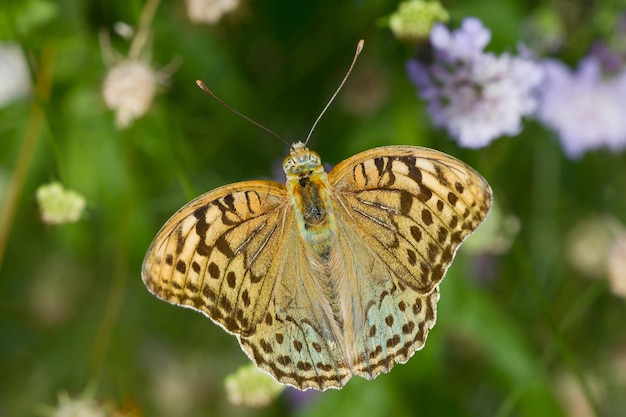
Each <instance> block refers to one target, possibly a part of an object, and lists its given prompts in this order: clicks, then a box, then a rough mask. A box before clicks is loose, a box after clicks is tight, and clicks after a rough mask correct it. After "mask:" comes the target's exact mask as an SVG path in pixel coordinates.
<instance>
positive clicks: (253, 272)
mask: <svg viewBox="0 0 626 417" xmlns="http://www.w3.org/2000/svg"><path fill="white" fill-rule="evenodd" d="M290 213H291V211H290V210H288V209H287V199H286V194H285V187H284V186H283V185H281V184H278V183H275V182H271V181H247V182H242V183H236V184H231V185H228V186H225V187H221V188H218V189H215V190H213V191H210V192H208V193H206V194H203V195H201V196H200V197H198V198H196V199H195V200H193V201H191V202H190V203H188V204H187V205H185V206H184V207H183V208H181V209H180V210H179V211H178V212H176V213H175V214H174V215H173V216H172V217H171V218H170V219H169V220H168V221H167V223H165V225H164V226H163V228H162V229H161V230H160V231H159V233H158V234H157V236H156V237H155V239H154V241H153V242H152V244H151V245H150V248H149V249H148V252H147V254H146V257H145V259H144V262H143V267H142V278H143V281H144V283H145V284H146V286H147V287H148V288H149V289H150V291H151V292H152V293H154V294H155V295H156V296H158V297H159V298H161V299H163V300H165V301H168V302H170V303H172V304H177V305H181V306H184V307H189V308H193V309H196V310H199V311H201V312H202V313H204V314H205V315H207V316H208V317H209V318H211V319H212V320H213V321H214V322H216V323H218V324H219V325H221V326H222V327H223V328H224V329H226V330H227V331H229V332H231V333H235V334H237V335H244V336H245V335H250V334H253V333H254V331H255V327H256V325H257V323H259V322H260V321H262V320H263V319H264V315H265V314H266V312H267V309H268V305H269V303H270V301H271V297H272V294H273V291H274V284H275V282H276V279H277V274H278V267H279V264H278V263H276V262H272V259H273V258H274V256H275V254H276V253H279V252H280V250H281V246H282V242H283V240H284V239H285V236H286V232H285V230H284V229H285V227H286V226H285V224H286V223H287V224H288V225H291V222H290V220H288V219H285V217H286V216H289V214H290Z"/></svg>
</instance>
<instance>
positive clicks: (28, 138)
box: [0, 43, 56, 270]
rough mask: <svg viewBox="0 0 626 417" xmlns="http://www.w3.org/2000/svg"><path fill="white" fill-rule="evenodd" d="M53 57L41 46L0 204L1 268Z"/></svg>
mask: <svg viewBox="0 0 626 417" xmlns="http://www.w3.org/2000/svg"><path fill="white" fill-rule="evenodd" d="M55 59H56V46H54V45H53V44H52V43H47V44H45V45H44V47H43V51H42V54H41V61H40V63H39V67H38V68H39V71H38V72H37V78H36V80H35V99H34V100H33V103H32V105H31V108H30V112H29V116H28V123H27V124H26V132H24V140H23V141H22V146H21V148H20V151H19V154H18V156H17V160H16V162H15V168H14V169H13V173H12V175H11V178H10V179H9V184H8V186H7V191H6V197H5V199H4V204H3V205H2V207H0V270H1V269H2V261H3V260H4V254H5V252H6V247H7V242H8V239H9V234H10V231H11V226H12V224H13V219H14V218H15V212H16V210H17V207H18V204H19V201H20V197H21V195H22V191H23V188H24V182H25V181H26V176H27V175H28V171H29V170H30V167H31V164H32V162H33V157H34V155H35V151H36V150H37V144H38V143H39V136H40V133H41V127H42V125H43V123H44V120H45V112H44V109H43V105H44V103H47V102H48V99H49V97H50V89H51V86H52V69H53V67H54V61H55Z"/></svg>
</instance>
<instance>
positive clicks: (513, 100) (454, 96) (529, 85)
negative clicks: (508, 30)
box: [407, 18, 543, 148]
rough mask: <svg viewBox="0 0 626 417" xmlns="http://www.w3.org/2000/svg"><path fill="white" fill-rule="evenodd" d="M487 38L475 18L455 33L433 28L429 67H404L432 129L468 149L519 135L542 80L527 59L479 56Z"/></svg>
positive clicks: (415, 63) (411, 64) (439, 26)
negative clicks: (424, 105) (443, 130)
mask: <svg viewBox="0 0 626 417" xmlns="http://www.w3.org/2000/svg"><path fill="white" fill-rule="evenodd" d="M490 38H491V33H490V32H489V30H488V29H486V28H485V27H484V26H483V24H482V23H481V22H480V20H478V19H475V18H467V19H465V20H464V21H463V24H462V26H461V28H460V29H458V30H457V31H455V32H450V31H449V30H448V29H447V28H446V27H445V26H443V25H442V24H437V25H435V26H434V27H433V30H432V31H431V34H430V42H431V45H432V47H433V49H434V60H433V62H432V63H431V64H425V63H422V62H420V61H416V60H413V61H409V63H408V66H407V69H408V73H409V77H410V78H411V80H412V82H413V83H414V84H415V85H416V86H417V87H418V90H419V93H420V97H421V98H422V99H424V100H426V101H428V112H429V113H430V115H431V117H432V118H433V121H434V124H435V125H436V126H438V127H445V128H446V129H447V130H448V132H449V133H450V134H451V135H452V136H454V137H455V138H456V139H457V140H458V142H459V145H461V146H464V147H468V148H480V147H483V146H486V145H488V144H489V143H490V142H491V141H493V140H494V139H496V138H498V137H499V136H502V135H511V136H512V135H516V134H518V133H519V132H520V130H521V129H522V125H521V118H522V117H523V116H527V115H529V114H531V113H533V112H534V111H535V109H536V106H537V101H536V99H535V97H534V92H535V89H536V88H537V87H538V86H539V84H540V83H541V81H542V79H543V71H542V68H541V66H540V65H538V64H536V63H535V62H534V61H532V60H531V59H530V58H529V57H528V56H527V55H528V54H521V55H519V56H515V55H511V54H507V53H504V54H502V55H499V56H498V55H495V54H493V53H489V52H484V51H483V49H484V48H485V46H486V45H487V44H488V43H489V40H490Z"/></svg>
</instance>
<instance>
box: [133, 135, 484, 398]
mask: <svg viewBox="0 0 626 417" xmlns="http://www.w3.org/2000/svg"><path fill="white" fill-rule="evenodd" d="M283 169H284V171H285V174H286V176H287V180H286V184H285V185H283V184H280V183H277V182H274V181H261V180H257V181H245V182H239V183H235V184H230V185H226V186H223V187H220V188H217V189H215V190H212V191H209V192H208V193H206V194H203V195H201V196H199V197H197V198H196V199H195V200H193V201H191V202H189V203H188V204H187V205H185V206H184V207H182V208H181V209H180V210H178V212H176V213H175V214H174V215H173V216H172V217H171V218H170V219H169V220H168V221H167V222H166V223H165V225H164V226H163V228H162V229H161V230H160V231H159V232H158V234H157V236H156V237H155V239H154V241H153V242H152V244H151V245H150V247H149V249H148V251H147V254H146V257H145V260H144V262H143V267H142V278H143V281H144V283H145V285H146V286H147V287H148V289H149V290H150V291H151V292H152V293H154V294H155V295H156V296H157V297H159V298H161V299H163V300H165V301H168V302H170V303H172V304H176V305H180V306H183V307H188V308H191V309H194V310H196V311H199V312H201V313H203V314H204V315H206V316H207V317H208V318H210V319H211V320H212V321H213V322H215V323H217V324H218V325H220V326H221V327H222V328H224V329H225V330H226V331H227V332H229V333H232V334H234V335H236V337H237V339H238V341H239V344H240V345H241V348H242V349H243V350H244V352H245V353H246V354H247V355H248V356H249V357H250V359H251V360H252V361H253V362H254V363H255V364H256V365H257V366H258V367H259V368H260V369H262V370H264V371H266V372H268V373H269V374H270V375H272V376H273V377H274V378H275V379H276V380H277V381H279V382H281V383H284V384H288V385H292V386H294V387H296V388H299V389H302V390H304V389H308V388H314V389H318V390H325V389H327V388H340V387H342V386H343V385H344V384H345V383H346V382H347V381H348V380H349V379H350V378H351V377H352V376H353V375H359V376H361V377H364V378H367V379H373V378H375V377H376V376H377V375H379V374H381V373H383V372H388V371H389V370H390V369H391V368H392V367H393V366H394V363H404V362H406V361H407V360H408V359H409V358H410V357H411V356H412V355H413V353H414V352H415V351H417V350H419V349H421V348H422V347H423V346H424V343H425V341H426V337H427V335H428V331H429V330H430V329H431V328H432V327H433V326H434V324H435V319H436V307H437V301H438V300H439V284H440V282H441V280H442V279H443V276H444V274H445V272H446V270H447V268H448V266H449V265H450V263H451V262H452V259H453V258H454V255H455V253H456V251H457V248H458V247H459V245H460V244H461V242H462V241H463V240H464V239H465V238H466V237H467V236H468V235H469V234H470V233H472V232H473V231H474V230H475V229H476V228H477V227H478V226H479V225H480V223H481V222H482V221H483V220H484V219H485V217H486V216H487V214H488V212H489V209H490V207H491V202H492V192H491V189H490V187H489V184H488V183H487V182H486V181H485V179H484V178H483V177H482V176H481V175H480V174H478V173H477V172H476V171H475V170H474V169H472V168H471V167H469V166H468V165H466V164H465V163H463V162H461V161H459V160H458V159H455V158H453V157H451V156H449V155H446V154H444V153H442V152H439V151H436V150H433V149H428V148H423V147H417V146H385V147H379V148H374V149H370V150H367V151H364V152H361V153H358V154H356V155H354V156H352V157H350V158H348V159H346V160H344V161H343V162H341V163H340V164H338V165H337V166H335V167H334V168H333V169H332V170H331V171H330V172H329V173H326V172H325V171H324V168H323V166H322V163H321V160H320V157H319V155H318V154H317V153H315V152H313V151H311V150H309V149H308V148H307V146H306V145H305V144H304V143H302V142H298V143H294V144H293V145H292V146H291V150H290V155H289V156H288V157H287V158H285V160H284V162H283Z"/></svg>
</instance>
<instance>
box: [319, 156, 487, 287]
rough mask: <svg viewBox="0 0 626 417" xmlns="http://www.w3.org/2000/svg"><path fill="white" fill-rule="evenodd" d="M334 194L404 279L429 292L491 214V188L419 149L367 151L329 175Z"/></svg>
mask: <svg viewBox="0 0 626 417" xmlns="http://www.w3.org/2000/svg"><path fill="white" fill-rule="evenodd" d="M329 181H330V184H331V186H332V187H333V196H334V197H335V198H336V200H337V203H338V205H339V206H340V207H341V209H342V210H343V213H344V216H345V218H344V219H343V221H342V222H341V223H342V224H348V225H352V226H353V227H354V228H355V229H356V230H357V232H358V235H359V236H361V237H362V238H363V239H364V240H365V241H366V242H367V245H368V246H369V247H371V248H372V250H373V251H374V253H376V255H377V257H378V258H379V259H380V260H381V261H382V262H384V263H385V264H386V265H387V266H388V268H389V269H391V270H392V271H393V272H394V275H395V276H396V277H397V279H398V280H399V282H401V283H402V284H403V285H404V286H407V287H409V288H411V289H413V290H414V291H417V292H419V293H422V294H427V293H430V292H431V291H432V290H433V288H435V286H437V285H438V284H439V282H441V280H442V279H443V275H444V274H445V272H446V269H447V268H448V266H449V265H450V263H451V262H452V259H453V258H454V254H455V252H456V250H457V248H458V247H459V245H460V244H461V242H462V241H463V240H464V239H465V238H466V237H467V236H469V234H470V233H472V232H473V231H474V230H475V229H476V228H477V227H478V226H479V225H480V223H481V222H482V221H483V220H484V219H485V217H487V214H488V212H489V209H490V207H491V200H492V194H491V188H490V187H489V184H487V182H486V181H485V179H484V178H483V177H482V176H480V174H478V173H477V172H476V171H475V170H474V169H472V168H471V167H470V166H468V165H467V164H465V163H463V162H461V161H459V160H458V159H455V158H453V157H451V156H449V155H446V154H444V153H442V152H439V151H435V150H433V149H428V148H421V147H417V146H387V147H380V148H375V149H371V150H368V151H365V152H361V153H359V154H357V155H355V156H353V157H352V158H348V159H346V160H345V161H343V162H342V163H340V164H339V165H337V166H336V167H335V168H334V169H333V170H332V171H331V172H330V174H329Z"/></svg>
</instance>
